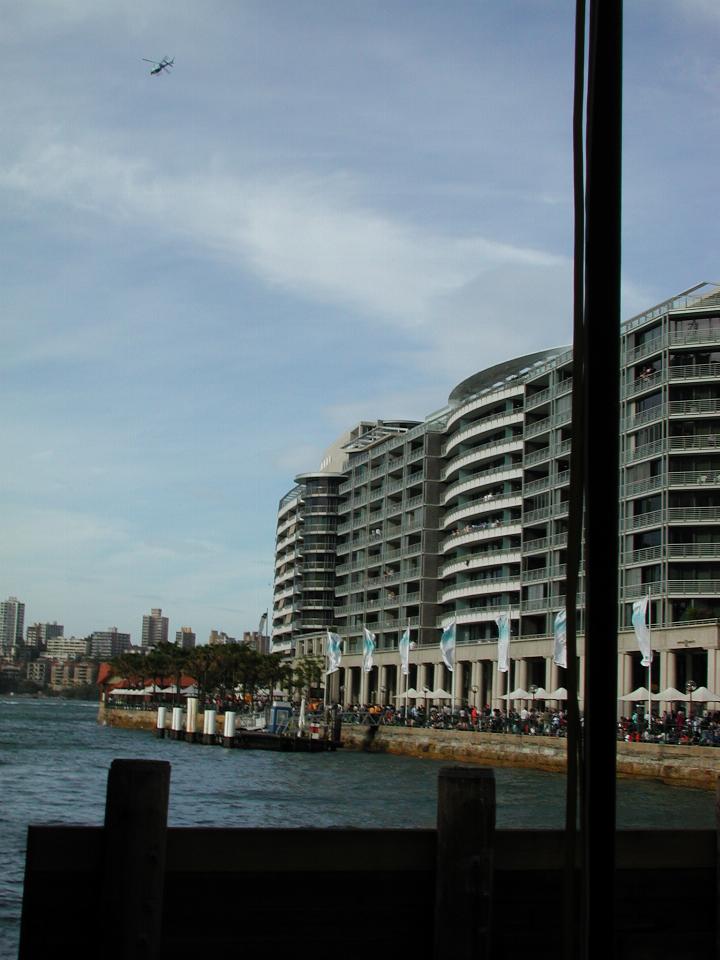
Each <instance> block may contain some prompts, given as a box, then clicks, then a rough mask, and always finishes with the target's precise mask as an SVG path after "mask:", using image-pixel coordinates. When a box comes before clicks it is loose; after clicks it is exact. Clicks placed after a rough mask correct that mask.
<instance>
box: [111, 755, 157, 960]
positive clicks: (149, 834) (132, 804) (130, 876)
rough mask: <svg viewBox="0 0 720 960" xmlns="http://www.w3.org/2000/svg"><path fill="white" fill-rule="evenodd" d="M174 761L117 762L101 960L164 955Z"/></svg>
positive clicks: (140, 959)
mask: <svg viewBox="0 0 720 960" xmlns="http://www.w3.org/2000/svg"><path fill="white" fill-rule="evenodd" d="M169 795H170V764H169V763H166V762H165V761H161V760H113V762H112V765H111V767H110V774H109V776H108V786H107V801H106V805H105V831H104V861H103V876H102V888H101V892H100V926H99V929H100V930H102V931H104V934H103V936H101V937H100V938H99V940H98V956H99V957H100V958H101V960H156V958H157V957H159V955H160V936H161V928H162V905H163V888H164V884H165V837H166V833H167V812H168V799H169Z"/></svg>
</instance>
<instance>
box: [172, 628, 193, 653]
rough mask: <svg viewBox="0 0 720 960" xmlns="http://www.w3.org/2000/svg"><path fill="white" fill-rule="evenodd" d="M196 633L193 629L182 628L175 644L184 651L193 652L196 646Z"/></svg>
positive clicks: (176, 636) (176, 635) (177, 634)
mask: <svg viewBox="0 0 720 960" xmlns="http://www.w3.org/2000/svg"><path fill="white" fill-rule="evenodd" d="M195 640H196V637H195V633H194V631H193V628H192V627H180V629H179V630H178V631H177V632H176V634H175V643H176V644H177V645H178V646H179V647H182V648H183V650H192V648H193V647H194V646H195Z"/></svg>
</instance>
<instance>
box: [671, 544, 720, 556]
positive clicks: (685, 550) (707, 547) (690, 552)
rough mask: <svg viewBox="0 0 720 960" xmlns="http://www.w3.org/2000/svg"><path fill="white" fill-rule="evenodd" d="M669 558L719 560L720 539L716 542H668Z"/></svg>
mask: <svg viewBox="0 0 720 960" xmlns="http://www.w3.org/2000/svg"><path fill="white" fill-rule="evenodd" d="M667 556H668V559H670V560H698V559H704V560H720V541H718V542H717V543H669V544H668V545H667Z"/></svg>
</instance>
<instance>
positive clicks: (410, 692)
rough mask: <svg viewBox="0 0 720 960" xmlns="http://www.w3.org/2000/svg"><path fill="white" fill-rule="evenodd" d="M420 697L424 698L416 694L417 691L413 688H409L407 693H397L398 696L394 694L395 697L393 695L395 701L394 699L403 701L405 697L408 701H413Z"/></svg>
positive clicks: (420, 694)
mask: <svg viewBox="0 0 720 960" xmlns="http://www.w3.org/2000/svg"><path fill="white" fill-rule="evenodd" d="M422 696H424V694H422V693H418V692H417V690H416V689H415V687H410V689H409V690H408V692H407V693H398V694H396V695H395V699H396V700H404V699H405V697H407V698H408V700H415V699H416V697H422Z"/></svg>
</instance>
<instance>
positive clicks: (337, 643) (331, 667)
mask: <svg viewBox="0 0 720 960" xmlns="http://www.w3.org/2000/svg"><path fill="white" fill-rule="evenodd" d="M341 647H342V637H341V636H340V635H339V634H337V633H331V631H330V630H328V632H327V658H328V668H327V670H326V673H325V675H326V676H327V675H329V674H331V673H335V671H336V670H337V669H338V667H339V666H340V661H341V660H342V649H341Z"/></svg>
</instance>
